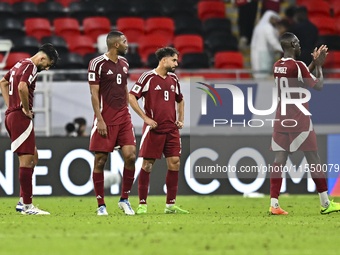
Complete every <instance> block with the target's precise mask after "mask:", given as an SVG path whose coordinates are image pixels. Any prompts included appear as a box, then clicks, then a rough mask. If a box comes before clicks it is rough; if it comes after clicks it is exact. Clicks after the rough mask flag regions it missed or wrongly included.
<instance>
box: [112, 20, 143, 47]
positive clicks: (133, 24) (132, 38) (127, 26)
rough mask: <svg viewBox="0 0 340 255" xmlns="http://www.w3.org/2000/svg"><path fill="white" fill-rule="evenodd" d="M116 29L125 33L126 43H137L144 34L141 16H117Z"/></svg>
mask: <svg viewBox="0 0 340 255" xmlns="http://www.w3.org/2000/svg"><path fill="white" fill-rule="evenodd" d="M117 30H118V31H121V32H122V33H124V34H125V36H126V38H127V40H128V43H137V42H138V41H139V39H140V38H141V37H142V36H143V35H144V19H142V18H119V19H118V20H117Z"/></svg>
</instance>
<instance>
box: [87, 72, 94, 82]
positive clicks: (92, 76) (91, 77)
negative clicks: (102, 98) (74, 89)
mask: <svg viewBox="0 0 340 255" xmlns="http://www.w3.org/2000/svg"><path fill="white" fill-rule="evenodd" d="M88 79H89V81H95V80H96V76H95V75H94V73H89V77H88Z"/></svg>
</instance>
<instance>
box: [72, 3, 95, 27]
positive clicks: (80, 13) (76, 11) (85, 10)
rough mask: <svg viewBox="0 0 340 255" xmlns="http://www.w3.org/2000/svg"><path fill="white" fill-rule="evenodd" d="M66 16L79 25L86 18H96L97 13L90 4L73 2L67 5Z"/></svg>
mask: <svg viewBox="0 0 340 255" xmlns="http://www.w3.org/2000/svg"><path fill="white" fill-rule="evenodd" d="M68 15H69V16H70V17H71V18H75V19H77V20H78V21H79V23H81V22H82V21H83V19H85V18H87V17H90V16H97V13H96V11H95V9H94V8H93V6H92V5H91V4H90V3H86V2H81V1H79V2H78V1H75V2H72V3H70V4H69V6H68Z"/></svg>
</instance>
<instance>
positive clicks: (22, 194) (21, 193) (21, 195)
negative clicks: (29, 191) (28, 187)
mask: <svg viewBox="0 0 340 255" xmlns="http://www.w3.org/2000/svg"><path fill="white" fill-rule="evenodd" d="M23 196H24V193H23V192H22V187H21V185H20V197H23Z"/></svg>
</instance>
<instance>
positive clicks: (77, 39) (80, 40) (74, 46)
mask: <svg viewBox="0 0 340 255" xmlns="http://www.w3.org/2000/svg"><path fill="white" fill-rule="evenodd" d="M64 38H65V40H66V42H67V44H68V49H69V51H70V52H73V53H77V54H79V55H82V56H84V55H85V54H87V53H94V52H96V49H95V48H94V45H93V42H92V39H91V37H89V36H87V35H73V36H68V37H64Z"/></svg>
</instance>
